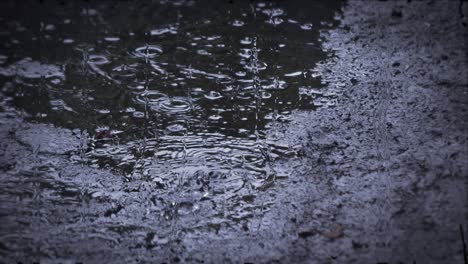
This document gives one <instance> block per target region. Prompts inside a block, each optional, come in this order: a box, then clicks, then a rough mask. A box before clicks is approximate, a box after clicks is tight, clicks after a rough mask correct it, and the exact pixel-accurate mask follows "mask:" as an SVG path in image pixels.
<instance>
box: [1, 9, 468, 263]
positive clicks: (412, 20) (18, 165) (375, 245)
mask: <svg viewBox="0 0 468 264" xmlns="http://www.w3.org/2000/svg"><path fill="white" fill-rule="evenodd" d="M467 6H468V5H467V4H465V5H463V8H464V10H465V11H466V9H467ZM458 8H459V7H458V2H457V1H397V2H391V1H388V2H385V1H382V2H381V1H379V2H372V4H369V2H364V1H350V2H348V3H347V5H346V6H345V7H344V9H343V14H342V17H341V25H340V26H339V27H338V28H337V29H333V30H327V31H323V32H322V34H323V37H324V38H325V40H326V41H325V42H324V43H323V48H324V49H326V50H331V51H333V52H334V54H335V55H336V56H335V57H333V58H330V59H328V60H325V61H323V63H321V64H319V65H317V67H316V68H315V70H314V71H315V73H316V74H319V75H320V76H321V78H322V81H323V82H324V83H326V84H327V88H326V89H327V92H328V93H330V94H336V95H337V98H339V99H338V102H337V104H336V105H335V106H330V107H322V108H319V109H317V110H316V111H314V112H310V111H294V112H293V113H292V117H291V121H290V122H289V123H287V124H286V125H284V124H283V125H282V124H278V123H277V124H275V125H274V126H272V127H271V129H269V130H268V137H269V138H271V139H272V140H274V141H275V144H276V145H280V146H298V147H297V148H296V149H295V150H294V152H292V154H291V155H289V156H288V155H284V156H283V157H282V158H281V159H279V160H276V161H275V162H274V163H272V164H271V168H272V169H273V170H275V171H278V173H276V175H284V176H283V178H281V177H279V179H276V180H274V181H270V182H271V186H268V188H265V190H268V191H258V192H256V193H255V194H256V196H255V202H252V201H251V199H253V197H252V196H251V195H250V194H249V193H247V192H246V193H241V194H239V195H235V196H232V197H226V201H224V204H225V205H226V206H227V208H228V209H226V210H218V211H219V212H225V214H220V215H213V212H214V211H216V210H214V209H213V202H212V200H211V199H208V198H206V197H204V195H205V192H204V191H205V190H207V189H206V188H207V186H209V184H208V185H207V179H208V178H209V179H210V180H211V182H212V186H218V185H217V184H216V180H219V181H221V180H222V179H223V173H219V174H216V173H213V174H211V175H209V177H207V176H206V175H202V174H200V175H196V176H194V177H193V178H192V180H193V182H187V185H184V184H181V185H180V188H177V189H175V190H173V192H172V193H165V194H164V195H166V196H160V197H158V196H155V195H154V190H157V189H158V188H163V187H162V186H161V184H163V182H160V181H157V180H156V181H144V180H143V181H142V180H129V179H128V178H126V177H122V176H121V175H117V174H114V173H112V172H110V171H109V170H105V169H98V168H93V167H90V166H88V165H86V164H83V163H82V162H80V161H81V160H82V159H83V158H84V150H83V148H84V146H85V145H86V142H84V141H85V140H84V139H85V138H87V135H86V133H84V131H81V130H73V131H72V130H69V129H65V128H58V127H54V126H52V125H46V124H35V123H31V122H26V121H24V120H23V116H21V112H19V111H17V109H14V108H13V107H12V106H11V102H9V101H8V98H7V97H5V96H3V95H2V97H1V98H0V99H1V100H0V101H1V103H0V106H1V109H2V112H1V113H0V114H1V116H0V122H1V126H0V169H1V173H0V196H1V200H0V201H1V202H0V207H1V210H0V212H1V213H0V219H1V220H0V221H1V225H0V256H1V258H0V262H5V263H10V262H18V261H22V262H26V263H29V262H41V263H43V262H44V263H75V262H83V263H102V262H113V263H139V262H141V263H149V262H153V263H154V262H156V263H159V262H169V263H176V262H187V263H197V262H199V263H201V262H204V263H219V262H226V263H239V262H253V263H272V262H273V263H274V262H278V263H285V262H294V263H378V262H384V263H385V262H388V263H399V262H400V263H414V262H416V263H462V262H463V254H462V241H461V236H460V231H459V228H460V225H463V227H464V230H465V233H466V230H468V226H466V219H467V193H466V187H467V185H466V184H467V182H466V176H467V172H468V165H467V163H466V160H467V158H468V149H467V135H468V133H467V131H466V130H467V122H468V119H467V110H468V95H467V92H468V80H467V76H468V75H467V66H466V65H467V64H466V63H467V62H466V42H465V39H466V33H464V32H465V31H466V30H465V29H466V28H464V27H463V25H462V21H461V17H460V16H458V14H459V13H458ZM465 13H466V12H465ZM455 14H457V15H455ZM286 148H287V147H286ZM71 161H73V162H71ZM285 168H286V171H284V172H283V171H281V170H285ZM242 182H252V181H249V180H245V179H244V180H242V181H238V182H236V181H232V182H228V184H229V186H228V187H229V188H231V187H232V188H236V184H242ZM224 183H226V182H224ZM194 186H198V188H196V189H198V190H199V192H193V190H194ZM211 191H212V192H213V191H216V190H213V189H211ZM176 194H177V195H176ZM174 197H177V202H174V203H172V202H171V201H172V200H174ZM229 199H239V200H236V201H235V202H234V203H236V204H238V203H244V204H243V206H252V207H253V208H251V210H240V211H237V212H236V211H235V210H236V207H232V208H229V205H230V202H232V201H230V200H229ZM214 204H217V205H218V204H223V203H221V201H216V203H214ZM194 205H197V208H194ZM195 211H196V212H197V213H194V212H195ZM218 211H217V212H218ZM246 212H248V214H251V215H243V214H245V213H246ZM204 215H209V216H210V217H209V221H205V220H201V219H200V218H202V217H203V216H204ZM227 217H231V218H230V219H229V221H231V222H233V223H237V224H235V225H231V226H229V225H227V224H226V221H225V219H227ZM246 219H248V220H246ZM200 223H202V224H200ZM466 237H468V235H465V238H466Z"/></svg>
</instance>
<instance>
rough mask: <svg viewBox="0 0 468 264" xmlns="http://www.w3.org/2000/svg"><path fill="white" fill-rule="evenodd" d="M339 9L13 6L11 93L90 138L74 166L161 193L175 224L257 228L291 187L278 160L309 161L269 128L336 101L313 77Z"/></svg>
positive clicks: (198, 4) (3, 32) (4, 10)
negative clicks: (274, 190) (273, 191)
mask: <svg viewBox="0 0 468 264" xmlns="http://www.w3.org/2000/svg"><path fill="white" fill-rule="evenodd" d="M341 5H342V2H341V1H321V2H319V1H275V2H269V1H268V2H258V1H119V2H115V3H112V2H110V1H103V2H97V1H96V2H95V1H91V2H89V3H87V2H84V1H63V2H61V1H44V3H42V4H40V2H39V1H6V2H4V1H2V3H0V10H1V11H0V23H1V28H0V46H1V51H0V81H1V87H2V93H4V96H7V97H9V98H11V99H12V102H13V104H14V106H16V108H17V109H18V110H19V111H20V112H22V114H23V115H24V116H25V117H27V119H28V120H30V121H32V122H39V123H52V124H54V125H57V126H59V127H64V128H68V129H71V130H72V131H73V135H74V136H78V137H80V138H81V141H82V144H80V147H79V149H77V150H76V151H74V152H73V153H70V160H71V161H72V162H75V163H84V164H88V165H91V166H94V167H109V168H110V169H112V170H114V171H116V172H117V173H119V174H121V175H122V176H123V177H126V179H127V180H128V181H137V182H151V183H156V185H155V186H157V188H156V189H153V190H151V191H148V192H149V193H151V194H155V195H157V197H158V198H157V199H156V200H155V201H153V202H154V206H156V207H157V208H159V209H158V210H159V211H160V212H161V213H160V215H161V216H164V217H163V219H166V220H171V219H172V218H173V217H174V214H175V215H178V216H184V215H185V217H186V218H187V219H191V220H193V221H194V222H196V223H197V224H193V223H192V224H191V226H192V227H193V226H203V225H204V224H206V225H207V226H208V229H209V228H210V226H211V227H213V226H215V227H214V229H216V230H217V231H216V232H218V231H219V228H220V227H219V225H220V223H225V225H226V226H230V228H233V229H234V230H240V231H242V230H244V231H246V230H248V224H246V223H248V222H249V219H251V218H252V217H253V216H254V215H256V214H258V213H255V212H254V211H255V210H256V208H257V207H259V206H260V207H262V208H263V209H261V211H262V210H264V209H267V208H268V204H269V203H274V202H275V201H274V197H273V198H271V197H268V198H265V199H264V200H263V201H262V202H261V203H260V204H259V202H256V201H255V198H256V197H257V195H258V194H259V193H262V192H266V191H267V190H268V189H269V188H271V187H272V186H274V183H275V181H277V180H278V181H280V180H281V179H284V178H285V177H288V169H287V168H278V167H275V165H274V161H275V160H276V159H277V158H279V157H284V156H289V155H296V151H297V149H296V148H295V146H288V145H281V144H277V143H275V136H274V133H270V134H269V136H267V132H266V131H267V129H269V128H270V127H272V125H273V124H274V123H275V122H289V119H290V117H289V114H290V113H291V111H293V110H295V109H311V110H313V109H315V108H317V107H328V106H333V105H334V104H335V100H336V95H334V94H332V93H324V92H322V91H321V88H322V87H323V86H324V84H323V81H322V80H321V79H320V75H319V74H318V73H317V72H315V71H314V70H313V69H314V67H315V66H316V64H317V63H319V62H321V61H324V60H325V59H327V58H329V57H330V56H332V54H327V53H325V52H324V51H323V50H322V47H321V44H320V30H323V29H327V28H331V27H333V26H335V25H336V22H334V20H333V18H334V16H335V14H336V12H337V11H339V9H340V8H341ZM57 144H60V142H57ZM149 193H148V194H149ZM270 196H273V195H270ZM207 204H208V205H207ZM142 206H143V205H142ZM119 210H120V209H119ZM119 210H117V212H118V211H119ZM221 211H223V213H220V212H221ZM197 214H198V216H196V215H197ZM194 215H195V216H194ZM201 215H202V216H203V217H200V216H201ZM207 219H210V220H207ZM216 219H218V220H216ZM212 221H215V222H216V221H218V222H216V223H211V222H212ZM182 222H183V221H182ZM210 223H211V224H210ZM241 227H242V228H241ZM185 228H187V229H190V227H188V226H185ZM238 228H239V229H238Z"/></svg>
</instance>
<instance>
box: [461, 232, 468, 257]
mask: <svg viewBox="0 0 468 264" xmlns="http://www.w3.org/2000/svg"><path fill="white" fill-rule="evenodd" d="M460 235H461V240H462V245H463V258H464V259H465V264H468V257H467V254H466V243H465V235H464V233H463V226H462V225H461V224H460Z"/></svg>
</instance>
